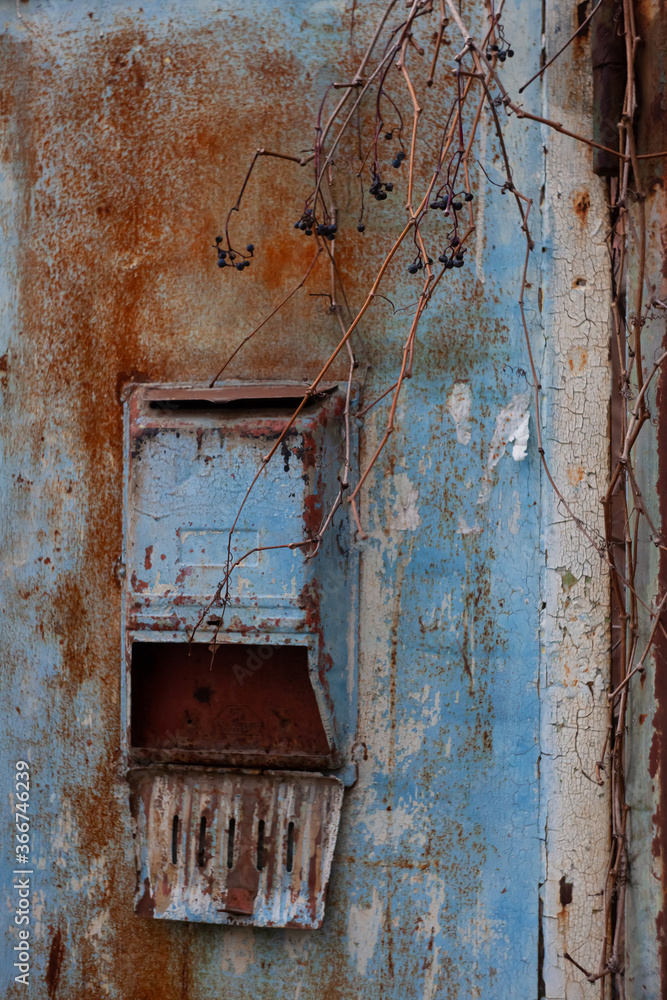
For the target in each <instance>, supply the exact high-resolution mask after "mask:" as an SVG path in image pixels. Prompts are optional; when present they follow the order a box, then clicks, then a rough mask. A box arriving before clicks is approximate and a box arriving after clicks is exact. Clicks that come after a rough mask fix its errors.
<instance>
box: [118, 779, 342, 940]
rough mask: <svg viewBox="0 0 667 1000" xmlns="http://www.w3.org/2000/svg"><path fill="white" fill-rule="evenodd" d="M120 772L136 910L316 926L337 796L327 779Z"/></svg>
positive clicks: (337, 788) (334, 783) (337, 787)
mask: <svg viewBox="0 0 667 1000" xmlns="http://www.w3.org/2000/svg"><path fill="white" fill-rule="evenodd" d="M128 779H129V783H130V789H131V798H130V803H131V811H132V817H133V820H134V830H135V833H134V837H135V850H136V858H137V894H136V898H135V911H136V913H137V914H138V915H139V916H143V917H153V918H157V919H167V920H190V921H198V922H206V923H215V924H241V925H243V924H245V925H252V926H255V927H292V928H302V929H304V930H307V929H309V930H316V929H317V928H318V927H320V926H321V924H322V921H323V919H324V906H325V897H326V890H327V884H328V881H329V876H330V873H331V864H332V860H333V853H334V847H335V844H336V837H337V833H338V825H339V821H340V811H341V805H342V801H343V785H342V783H341V782H340V781H339V780H338V779H337V778H335V777H333V776H331V775H322V774H306V773H300V772H298V771H283V772H281V771H265V772H263V773H259V772H252V771H248V770H245V771H244V770H236V771H234V770H216V769H212V768H185V767H184V768H179V767H176V766H174V765H157V766H153V767H149V768H133V769H131V770H130V772H129V774H128ZM260 824H263V825H262V826H260Z"/></svg>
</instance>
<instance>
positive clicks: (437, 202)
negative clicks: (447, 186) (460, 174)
mask: <svg viewBox="0 0 667 1000" xmlns="http://www.w3.org/2000/svg"><path fill="white" fill-rule="evenodd" d="M472 199H473V195H472V192H471V191H461V192H460V194H454V192H453V191H452V192H450V193H448V194H445V195H443V196H442V197H439V196H436V197H435V198H434V200H433V201H432V202H430V207H431V208H439V209H441V210H442V211H443V212H444V213H445V214H446V215H449V212H450V209H453V211H455V212H460V211H461V209H462V208H463V202H464V201H472Z"/></svg>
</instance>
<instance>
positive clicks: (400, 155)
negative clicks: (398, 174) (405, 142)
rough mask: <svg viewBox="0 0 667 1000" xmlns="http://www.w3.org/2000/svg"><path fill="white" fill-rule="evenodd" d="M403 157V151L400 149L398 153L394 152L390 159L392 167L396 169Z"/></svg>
mask: <svg viewBox="0 0 667 1000" xmlns="http://www.w3.org/2000/svg"><path fill="white" fill-rule="evenodd" d="M404 159H405V153H404V152H403V150H402V149H399V151H398V153H397V154H396V156H395V157H394V159H393V160H392V161H391V165H392V167H394V168H395V169H396V170H398V168H399V167H400V165H401V163H402V162H403V160H404Z"/></svg>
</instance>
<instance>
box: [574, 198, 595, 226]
mask: <svg viewBox="0 0 667 1000" xmlns="http://www.w3.org/2000/svg"><path fill="white" fill-rule="evenodd" d="M572 205H573V207H574V211H575V214H576V215H577V216H578V217H579V221H580V222H581V224H582V225H583V224H584V223H585V222H586V219H587V218H588V209H589V208H590V207H591V196H590V194H589V193H588V191H577V192H576V194H575V195H574V198H573V199H572Z"/></svg>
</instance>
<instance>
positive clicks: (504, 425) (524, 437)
mask: <svg viewBox="0 0 667 1000" xmlns="http://www.w3.org/2000/svg"><path fill="white" fill-rule="evenodd" d="M528 405H529V396H528V393H527V392H518V393H516V395H514V396H513V397H512V399H511V400H510V402H509V403H508V404H507V406H503V408H502V410H501V411H500V413H499V414H498V416H497V417H496V426H495V429H494V431H493V437H492V438H491V444H490V445H489V453H488V456H487V459H486V470H485V472H484V475H483V476H482V482H481V485H480V490H479V496H478V498H477V503H478V504H481V503H486V501H487V500H488V499H489V496H490V495H491V489H492V487H493V470H494V469H495V467H496V466H497V464H498V462H499V461H500V459H501V458H502V457H503V455H504V454H505V449H506V448H507V445H508V444H511V443H512V442H514V448H513V449H512V458H513V459H514V461H515V462H520V461H522V460H523V459H524V458H525V457H526V447H527V445H528V420H529V417H530V414H529V412H528Z"/></svg>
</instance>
